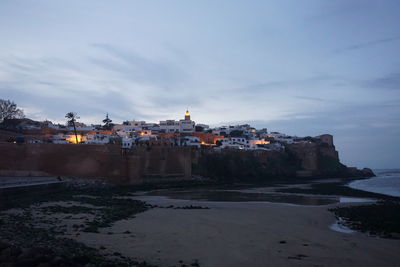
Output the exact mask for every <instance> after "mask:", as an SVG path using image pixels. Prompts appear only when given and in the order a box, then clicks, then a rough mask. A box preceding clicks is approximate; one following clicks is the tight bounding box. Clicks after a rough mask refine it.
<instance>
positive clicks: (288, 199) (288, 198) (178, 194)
mask: <svg viewBox="0 0 400 267" xmlns="http://www.w3.org/2000/svg"><path fill="white" fill-rule="evenodd" d="M147 195H150V196H165V197H169V198H172V199H184V200H197V201H217V202H253V201H257V202H275V203H287V204H296V205H312V206H319V205H328V204H333V203H337V202H338V199H337V198H324V197H314V196H303V195H293V194H273V193H245V192H238V191H223V190H186V191H169V190H168V191H152V192H149V193H148V194H147Z"/></svg>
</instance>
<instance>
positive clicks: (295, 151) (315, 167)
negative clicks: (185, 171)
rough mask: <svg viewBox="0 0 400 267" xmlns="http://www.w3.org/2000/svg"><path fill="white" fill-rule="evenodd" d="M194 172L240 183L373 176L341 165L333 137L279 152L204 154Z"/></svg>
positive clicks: (368, 172) (308, 142)
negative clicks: (297, 178)
mask: <svg viewBox="0 0 400 267" xmlns="http://www.w3.org/2000/svg"><path fill="white" fill-rule="evenodd" d="M195 158H197V159H198V160H197V161H196V163H195V164H194V165H193V166H194V167H193V172H194V173H195V174H199V175H202V176H206V177H212V178H215V179H223V180H238V181H267V180H269V179H274V178H289V177H291V178H293V177H319V178H346V177H366V176H373V175H374V174H373V173H372V171H370V170H367V169H365V170H363V171H360V170H357V169H355V168H348V167H347V166H345V165H344V164H342V163H340V160H339V155H338V152H337V151H336V148H335V146H334V144H333V137H332V135H328V134H325V135H321V136H320V137H319V138H317V139H315V140H311V141H307V142H302V143H294V144H290V145H286V149H285V151H283V152H278V151H240V150H223V151H221V153H204V152H202V153H200V155H198V156H197V157H195Z"/></svg>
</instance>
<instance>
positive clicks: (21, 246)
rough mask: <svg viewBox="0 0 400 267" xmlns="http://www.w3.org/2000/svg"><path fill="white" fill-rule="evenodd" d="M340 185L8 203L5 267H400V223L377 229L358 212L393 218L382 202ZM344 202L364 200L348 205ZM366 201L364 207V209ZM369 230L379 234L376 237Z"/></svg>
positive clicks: (82, 192) (2, 228)
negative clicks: (9, 266) (343, 228)
mask: <svg viewBox="0 0 400 267" xmlns="http://www.w3.org/2000/svg"><path fill="white" fill-rule="evenodd" d="M332 183H334V185H335V186H332ZM340 183H341V182H340V181H325V182H319V181H311V182H302V183H296V182H293V183H288V182H285V183H275V184H268V185H264V186H261V185H248V184H247V185H243V184H239V185H212V184H202V183H200V184H196V183H192V184H186V185H183V186H182V185H179V186H174V185H169V186H168V185H163V186H157V187H155V186H153V187H152V186H146V187H117V186H108V185H107V186H100V187H99V186H98V185H93V186H87V187H84V188H80V187H75V186H70V187H67V188H65V190H63V191H61V192H56V193H53V194H48V195H46V196H42V197H41V198H40V199H38V197H37V196H35V197H33V198H32V197H29V196H27V197H25V198H20V199H15V200H13V201H12V202H10V203H8V205H4V206H3V208H2V210H1V212H0V241H1V243H0V262H2V263H4V264H5V263H7V262H8V263H14V264H25V266H38V265H40V264H48V265H46V266H85V265H86V266H87V265H88V264H89V266H90V265H92V266H181V267H182V266H338V265H342V266H378V265H379V266H397V263H398V261H399V260H400V256H399V255H400V253H399V252H400V240H398V239H396V236H397V235H396V233H398V229H399V228H398V225H397V226H396V225H395V226H393V224H392V223H389V225H390V227H392V228H391V230H390V233H389V232H388V231H384V232H382V231H381V232H380V231H379V229H376V225H379V223H378V224H372V223H370V222H371V220H370V219H368V218H371V213H370V212H368V211H365V210H363V212H358V213H355V212H353V211H352V208H354V209H355V210H359V209H357V208H355V207H358V206H360V205H362V206H365V207H369V208H373V209H379V210H381V211H382V212H384V213H385V214H387V211H385V210H384V209H386V208H384V209H381V208H380V205H383V204H380V203H381V202H378V203H375V202H376V201H380V200H382V199H384V198H381V197H382V196H380V195H375V194H372V195H371V194H366V195H364V193H360V192H358V193H357V192H353V194H352V193H351V192H352V191H351V190H353V189H351V190H350V191H348V189H346V188H345V189H343V188H341V187H340V186H341V185H340ZM329 184H331V186H328V185H329ZM342 184H343V183H342ZM337 187H339V188H341V190H343V191H342V192H345V193H344V194H341V193H340V192H339V191H340V190H339V189H338V188H337ZM319 188H322V190H321V191H320V192H317V191H318V189H319ZM327 188H331V192H330V193H329V192H328V191H329V190H328V189H327ZM289 191H291V192H289ZM293 191H296V192H293ZM300 191H302V192H300ZM360 194H362V195H360ZM341 196H342V197H343V196H347V197H358V198H357V202H354V203H353V202H351V198H349V199H347V200H346V203H341V200H340V199H341ZM362 200H365V202H366V203H359V202H360V201H362ZM371 201H372V202H373V203H370V202H371ZM374 203H375V204H374ZM390 203H397V204H393V205H394V206H391V207H390V210H391V212H393V209H395V210H394V211H395V212H396V210H397V209H398V202H396V200H395V199H391V202H390ZM396 205H397V206H396ZM374 212H376V210H374ZM354 216H356V217H354ZM339 217H340V218H341V223H343V224H346V225H348V226H349V227H351V228H353V229H354V230H355V231H354V232H351V233H344V232H338V231H333V230H332V229H331V228H330V226H331V225H332V224H334V223H336V222H337V221H338V218H339ZM389 217H390V216H389ZM389 217H388V218H389ZM342 218H343V219H342ZM360 218H364V219H365V218H367V220H366V221H364V222H363V220H362V219H360ZM354 220H358V221H361V224H362V225H364V226H365V227H366V228H360V226H359V224H357V223H356V224H355V223H354ZM368 225H374V227H375V228H374V229H373V230H372V231H371V230H370V229H369V228H368ZM371 232H372V233H371ZM382 236H383V237H390V238H381V237H382ZM26 264H28V265H26Z"/></svg>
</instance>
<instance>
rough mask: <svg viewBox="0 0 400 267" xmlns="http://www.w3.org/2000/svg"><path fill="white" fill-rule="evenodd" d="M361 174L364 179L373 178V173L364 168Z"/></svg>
mask: <svg viewBox="0 0 400 267" xmlns="http://www.w3.org/2000/svg"><path fill="white" fill-rule="evenodd" d="M361 173H362V175H363V176H364V177H374V176H376V175H375V173H374V172H373V171H372V170H371V169H370V168H364V169H362V170H361Z"/></svg>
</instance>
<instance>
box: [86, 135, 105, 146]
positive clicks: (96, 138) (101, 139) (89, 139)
mask: <svg viewBox="0 0 400 267" xmlns="http://www.w3.org/2000/svg"><path fill="white" fill-rule="evenodd" d="M110 137H111V135H109V134H102V133H95V134H88V135H87V136H86V141H85V144H108V143H110Z"/></svg>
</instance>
